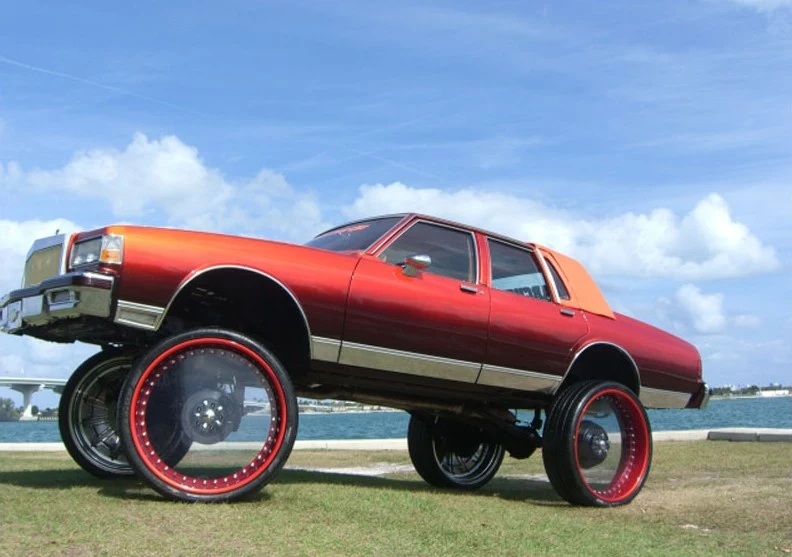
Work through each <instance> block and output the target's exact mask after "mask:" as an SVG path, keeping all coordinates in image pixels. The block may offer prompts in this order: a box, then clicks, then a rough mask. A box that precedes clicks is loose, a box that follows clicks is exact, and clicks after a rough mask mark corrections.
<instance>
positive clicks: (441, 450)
mask: <svg viewBox="0 0 792 557" xmlns="http://www.w3.org/2000/svg"><path fill="white" fill-rule="evenodd" d="M407 444H408V448H409V451H410V459H411V460H412V462H413V465H414V466H415V469H416V471H417V472H418V473H419V474H420V475H421V477H422V478H423V479H424V480H426V481H427V482H428V483H430V484H432V485H435V486H437V487H453V488H457V489H468V490H473V489H478V488H480V487H482V486H483V485H485V484H486V483H487V482H489V481H490V480H491V479H492V478H493V477H494V476H495V474H496V473H497V471H498V468H500V465H501V462H503V456H504V449H503V446H502V445H500V444H498V443H492V442H489V441H488V440H486V438H485V437H484V436H483V435H482V433H481V432H480V431H479V430H477V429H476V428H475V427H472V426H468V425H465V424H460V423H455V422H450V421H447V420H441V419H435V420H431V419H425V418H420V417H417V416H411V418H410V426H409V429H408V434H407Z"/></svg>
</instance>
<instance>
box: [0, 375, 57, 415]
mask: <svg viewBox="0 0 792 557" xmlns="http://www.w3.org/2000/svg"><path fill="white" fill-rule="evenodd" d="M65 385H66V379H48V378H45V377H5V376H0V387H8V388H9V389H11V390H14V391H17V392H18V393H22V407H23V408H24V409H23V411H22V416H21V417H20V418H19V421H22V422H27V421H33V420H36V416H34V415H33V393H37V392H39V391H41V390H43V389H52V390H53V391H55V392H56V393H58V394H60V393H62V392H63V387H64V386H65Z"/></svg>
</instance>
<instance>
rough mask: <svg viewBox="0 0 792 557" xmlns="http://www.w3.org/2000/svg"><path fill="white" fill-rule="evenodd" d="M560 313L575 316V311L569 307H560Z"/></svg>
mask: <svg viewBox="0 0 792 557" xmlns="http://www.w3.org/2000/svg"><path fill="white" fill-rule="evenodd" d="M561 315H566V316H567V317H575V312H574V311H572V310H571V309H567V308H561Z"/></svg>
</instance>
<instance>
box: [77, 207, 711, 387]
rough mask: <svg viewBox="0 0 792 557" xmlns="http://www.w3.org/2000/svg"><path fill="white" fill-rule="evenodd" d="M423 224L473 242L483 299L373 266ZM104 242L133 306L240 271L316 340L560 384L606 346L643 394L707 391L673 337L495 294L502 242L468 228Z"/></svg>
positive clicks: (132, 236) (140, 230)
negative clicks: (314, 240) (319, 241)
mask: <svg viewBox="0 0 792 557" xmlns="http://www.w3.org/2000/svg"><path fill="white" fill-rule="evenodd" d="M418 219H420V220H424V221H428V222H436V223H441V224H448V225H451V226H455V227H457V228H460V229H462V230H470V231H472V232H474V235H475V238H476V245H477V247H478V255H479V257H478V261H479V269H478V273H479V277H480V279H479V284H478V285H470V286H476V288H477V290H478V292H477V293H475V294H473V293H468V292H464V291H462V290H460V286H461V285H462V284H463V283H462V281H459V280H453V279H448V278H444V277H440V276H437V275H433V274H432V273H431V272H426V271H423V272H419V273H418V276H416V277H406V276H404V274H403V273H402V271H401V268H400V267H398V266H395V265H391V264H387V263H384V262H382V261H380V260H379V259H377V258H376V257H374V255H375V254H376V253H379V252H380V251H381V250H382V249H384V247H385V246H386V245H388V244H389V243H390V242H392V241H393V239H394V238H395V237H397V236H398V234H400V233H402V232H403V231H404V230H406V229H408V228H409V226H410V225H411V224H412V223H414V222H415V221H416V220H418ZM100 233H112V234H122V235H123V236H124V263H123V265H121V266H120V267H113V272H114V273H115V274H116V275H117V277H118V280H117V282H116V286H115V289H116V290H115V292H114V295H115V296H116V297H117V298H119V299H123V300H126V301H130V302H136V303H142V304H147V305H152V306H158V307H167V306H168V304H169V303H170V301H171V300H172V299H173V297H174V296H175V294H176V293H177V292H178V290H179V288H180V287H181V286H182V285H184V284H186V283H187V282H188V281H189V280H190V279H191V278H192V277H193V276H195V275H196V273H199V272H200V271H201V270H203V269H207V268H210V267H214V266H240V267H245V268H250V269H252V270H256V271H259V272H261V273H266V274H267V275H269V276H271V277H273V278H275V279H276V280H278V281H280V282H281V283H282V284H283V285H285V286H286V288H288V289H289V290H290V291H291V293H292V294H293V295H294V296H295V298H296V299H297V300H298V302H299V303H300V305H301V306H302V308H303V310H304V312H305V314H306V316H307V319H308V324H309V327H310V330H311V334H312V335H314V336H319V337H326V338H333V339H341V338H343V339H344V340H347V341H351V342H358V343H363V344H368V345H373V346H379V347H385V348H394V349H399V350H405V351H409V352H415V353H419V354H429V355H435V356H443V357H448V358H453V359H458V360H465V361H469V362H475V363H489V364H492V365H498V366H503V367H509V368H516V369H524V370H533V371H540V372H543V373H550V374H555V375H559V376H561V375H562V374H563V373H564V372H565V371H566V369H567V367H568V366H569V365H570V363H571V362H572V360H573V358H574V356H575V354H576V353H577V352H578V351H579V350H581V349H582V348H584V347H586V346H587V345H589V344H591V343H592V342H598V341H605V342H609V343H613V344H616V345H618V346H620V347H622V348H624V350H626V351H627V352H628V353H629V354H630V356H631V357H632V358H633V359H634V360H635V362H636V364H637V365H638V367H639V374H640V377H641V381H642V384H643V385H645V386H648V387H654V388H658V389H668V390H674V391H679V392H686V393H695V392H697V391H698V390H699V389H700V388H701V385H702V379H701V370H700V367H699V354H698V351H697V350H696V349H695V348H694V347H693V346H692V345H690V344H689V343H687V342H685V341H683V340H681V339H679V338H677V337H675V336H673V335H670V334H668V333H666V332H663V331H661V330H659V329H656V328H654V327H652V326H650V325H647V324H645V323H641V322H639V321H637V320H634V319H631V318H629V317H626V316H624V315H620V314H615V315H614V318H613V319H611V318H607V317H602V316H600V315H596V314H593V313H588V312H585V311H584V310H581V309H579V308H578V309H575V310H574V311H575V315H574V317H568V316H564V315H561V314H560V309H561V307H562V306H561V305H559V304H558V303H555V302H545V301H541V300H535V299H530V298H523V297H520V296H518V295H514V294H511V293H508V292H501V291H496V290H491V289H490V288H489V284H490V267H489V251H488V246H487V241H486V237H492V238H501V239H503V238H502V237H501V236H498V235H496V234H492V233H489V232H485V231H481V230H478V229H476V228H473V227H466V226H462V225H458V224H456V223H450V222H448V221H443V220H441V219H434V218H431V217H425V216H418V215H407V216H406V217H405V218H404V219H403V220H401V221H400V222H399V223H397V224H396V225H395V226H394V228H393V229H392V230H391V231H390V232H388V233H386V234H385V235H384V236H383V239H382V240H380V241H378V242H375V244H374V246H373V248H372V249H371V250H370V251H369V253H367V254H359V253H334V252H329V251H324V250H319V249H314V248H308V247H305V246H298V245H293V244H287V243H283V242H273V241H266V240H258V239H254V238H244V237H236V236H228V235H221V234H208V233H199V232H189V231H183V230H171V229H158V228H148V227H136V226H111V227H107V228H105V229H102V230H94V231H89V232H83V233H81V234H79V235H78V238H80V239H83V238H88V237H93V236H96V235H97V234H100ZM505 240H507V241H509V242H512V243H515V242H514V240H511V239H508V238H505ZM517 244H520V243H519V242H517ZM520 245H523V246H525V247H527V248H529V249H533V245H532V244H520ZM429 271H431V269H429ZM353 275H354V276H353ZM545 278H546V280H547V281H548V282H549V281H550V280H551V277H545ZM569 286H571V290H573V291H574V286H575V285H574V284H570V285H569ZM350 287H351V289H350ZM372 373H376V372H374V371H372Z"/></svg>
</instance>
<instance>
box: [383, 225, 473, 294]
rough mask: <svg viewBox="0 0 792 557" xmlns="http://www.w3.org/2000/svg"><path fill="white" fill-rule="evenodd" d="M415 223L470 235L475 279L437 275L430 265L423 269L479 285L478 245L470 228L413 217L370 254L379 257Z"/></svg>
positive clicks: (450, 278) (451, 278) (430, 272)
mask: <svg viewBox="0 0 792 557" xmlns="http://www.w3.org/2000/svg"><path fill="white" fill-rule="evenodd" d="M417 224H429V225H432V226H436V227H438V228H447V229H448V230H454V231H456V232H462V233H464V234H468V235H470V237H471V239H472V242H473V257H474V259H475V261H474V267H475V269H476V280H475V281H473V282H470V281H467V280H463V279H456V278H453V277H447V276H445V275H439V274H437V273H434V272H432V268H431V267H429V269H427V270H426V271H424V272H425V273H429V274H432V275H435V276H437V277H443V278H445V279H449V280H459V281H461V282H463V283H467V284H476V285H481V254H480V253H479V246H478V242H477V241H476V233H475V232H473V231H472V230H468V229H466V228H461V227H459V226H452V225H449V224H445V223H441V222H435V221H432V220H428V219H423V218H418V219H415V220H414V221H413V222H411V223H410V224H409V225H407V226H405V227H404V228H401V229H399V230H397V231H396V232H395V233H394V234H392V235H391V237H390V238H389V239H388V241H387V242H384V243H382V244H381V245H380V246H379V247H377V249H376V250H374V251H373V252H372V253H371V254H372V255H373V256H374V257H376V258H377V259H379V256H380V255H382V253H383V252H384V251H385V250H387V249H388V248H389V247H390V246H391V245H393V243H394V242H395V241H397V240H398V239H399V238H401V237H402V235H404V234H405V233H406V232H407V231H408V230H410V229H411V228H412V227H414V226H415V225H417ZM380 261H382V260H381V259H380ZM383 263H386V264H387V265H397V264H396V263H387V262H386V261H383Z"/></svg>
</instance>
